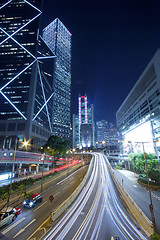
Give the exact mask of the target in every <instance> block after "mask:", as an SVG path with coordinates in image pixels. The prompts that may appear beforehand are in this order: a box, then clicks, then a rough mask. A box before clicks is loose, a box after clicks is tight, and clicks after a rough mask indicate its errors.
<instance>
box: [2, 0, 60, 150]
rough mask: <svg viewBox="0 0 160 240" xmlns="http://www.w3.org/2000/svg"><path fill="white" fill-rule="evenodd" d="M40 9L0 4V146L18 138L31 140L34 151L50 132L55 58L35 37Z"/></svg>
mask: <svg viewBox="0 0 160 240" xmlns="http://www.w3.org/2000/svg"><path fill="white" fill-rule="evenodd" d="M40 5H41V1H40V0H30V1H23V0H12V1H4V0H3V1H1V3H0V66H1V69H0V102H1V104H0V125H1V128H0V137H1V139H0V145H1V146H2V145H3V146H4V144H3V143H4V142H5V143H7V141H9V142H12V143H13V145H14V142H15V138H17V137H18V138H19V139H20V141H24V140H25V139H26V140H28V139H30V138H31V139H32V146H34V148H38V147H40V146H41V145H42V144H43V143H44V142H45V141H46V140H47V139H48V137H49V136H50V134H51V132H52V114H53V112H52V105H53V102H52V100H53V99H52V98H53V95H54V92H53V64H54V63H53V61H54V57H55V56H54V54H53V52H52V51H51V50H50V49H49V47H48V46H47V45H46V44H45V43H44V41H43V39H42V38H41V37H40V36H39V34H38V33H39V16H40V14H41V10H40ZM44 63H45V64H44ZM51 65H52V66H51ZM50 66H51V67H50ZM4 138H6V139H7V140H5V141H4ZM11 139H12V141H11Z"/></svg>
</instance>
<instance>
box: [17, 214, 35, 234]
mask: <svg viewBox="0 0 160 240" xmlns="http://www.w3.org/2000/svg"><path fill="white" fill-rule="evenodd" d="M35 221H36V219H35V218H34V219H33V220H32V221H31V222H30V223H28V224H27V226H25V227H24V228H22V229H21V230H19V232H18V233H17V234H16V235H14V237H13V238H16V237H17V236H18V235H19V234H21V233H22V232H24V231H25V230H26V228H27V227H28V226H29V225H31V224H32V223H33V222H35Z"/></svg>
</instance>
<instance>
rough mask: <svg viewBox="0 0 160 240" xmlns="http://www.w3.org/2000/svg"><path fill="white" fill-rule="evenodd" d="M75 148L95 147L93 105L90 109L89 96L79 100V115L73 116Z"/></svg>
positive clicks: (81, 97)
mask: <svg viewBox="0 0 160 240" xmlns="http://www.w3.org/2000/svg"><path fill="white" fill-rule="evenodd" d="M72 126H73V147H78V148H87V147H91V146H94V114H93V104H91V106H89V107H88V104H87V96H86V95H85V96H79V98H78V115H75V114H74V115H73V124H72Z"/></svg>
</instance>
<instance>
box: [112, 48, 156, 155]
mask: <svg viewBox="0 0 160 240" xmlns="http://www.w3.org/2000/svg"><path fill="white" fill-rule="evenodd" d="M159 66H160V49H158V50H157V52H156V53H155V55H154V56H153V58H152V59H151V61H150V62H149V64H148V65H147V67H146V68H145V70H144V72H143V73H142V75H141V76H140V77H139V79H138V80H137V82H136V84H135V85H134V87H133V88H132V90H131V91H130V93H129V94H128V96H127V97H126V99H125V100H124V102H123V103H122V105H121V106H120V108H119V110H118V111H117V113H116V119H117V127H118V129H119V131H120V133H121V137H122V140H124V142H123V152H124V153H129V152H130V151H134V152H137V153H138V152H143V146H142V143H144V149H145V151H146V152H148V153H155V154H156V155H157V157H158V156H159V153H160V67H159Z"/></svg>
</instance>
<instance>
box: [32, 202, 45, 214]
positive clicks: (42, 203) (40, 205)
mask: <svg viewBox="0 0 160 240" xmlns="http://www.w3.org/2000/svg"><path fill="white" fill-rule="evenodd" d="M46 203H47V201H45V202H44V203H42V204H41V205H40V206H39V207H37V208H36V209H34V212H35V211H37V210H38V209H39V208H41V207H42V206H43V205H44V204H46Z"/></svg>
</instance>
